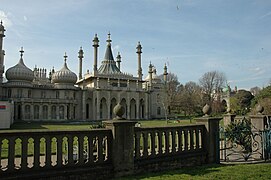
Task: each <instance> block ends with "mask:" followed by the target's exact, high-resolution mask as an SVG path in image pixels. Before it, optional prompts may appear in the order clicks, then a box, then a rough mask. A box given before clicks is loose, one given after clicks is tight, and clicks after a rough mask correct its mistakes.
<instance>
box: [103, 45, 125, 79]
mask: <svg viewBox="0 0 271 180" xmlns="http://www.w3.org/2000/svg"><path fill="white" fill-rule="evenodd" d="M107 42H108V44H107V47H106V51H105V55H104V60H103V61H102V64H101V66H100V68H99V69H98V72H99V73H100V74H114V73H121V71H120V70H119V68H118V67H117V65H116V61H114V57H113V53H112V49H111V43H110V42H111V40H108V41H107Z"/></svg>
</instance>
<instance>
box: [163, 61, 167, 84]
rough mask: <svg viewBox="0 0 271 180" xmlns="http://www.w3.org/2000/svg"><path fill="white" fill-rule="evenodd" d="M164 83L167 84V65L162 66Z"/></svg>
mask: <svg viewBox="0 0 271 180" xmlns="http://www.w3.org/2000/svg"><path fill="white" fill-rule="evenodd" d="M163 75H164V82H165V84H166V83H167V75H168V72H167V65H166V64H165V66H164V74H163Z"/></svg>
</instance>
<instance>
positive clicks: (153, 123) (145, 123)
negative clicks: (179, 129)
mask: <svg viewBox="0 0 271 180" xmlns="http://www.w3.org/2000/svg"><path fill="white" fill-rule="evenodd" d="M138 122H139V123H140V124H141V127H164V126H180V125H190V124H194V123H196V121H195V120H191V121H190V120H189V119H182V120H169V121H168V123H167V122H166V120H140V121H138Z"/></svg>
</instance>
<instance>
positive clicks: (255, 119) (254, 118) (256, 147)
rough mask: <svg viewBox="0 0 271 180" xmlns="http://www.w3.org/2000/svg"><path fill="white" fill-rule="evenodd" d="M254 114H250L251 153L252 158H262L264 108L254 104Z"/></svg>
mask: <svg viewBox="0 0 271 180" xmlns="http://www.w3.org/2000/svg"><path fill="white" fill-rule="evenodd" d="M256 111H257V114H256V115H250V120H251V131H252V143H251V144H252V155H251V157H252V158H253V159H263V158H264V149H263V140H264V137H263V136H264V135H265V134H264V132H263V131H264V130H265V128H266V127H267V116H266V115H263V111H264V108H263V107H262V106H261V105H257V106H256Z"/></svg>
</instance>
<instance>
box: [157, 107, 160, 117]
mask: <svg viewBox="0 0 271 180" xmlns="http://www.w3.org/2000/svg"><path fill="white" fill-rule="evenodd" d="M157 115H161V108H160V107H158V108H157Z"/></svg>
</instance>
